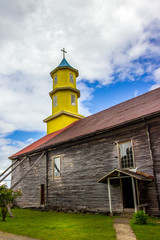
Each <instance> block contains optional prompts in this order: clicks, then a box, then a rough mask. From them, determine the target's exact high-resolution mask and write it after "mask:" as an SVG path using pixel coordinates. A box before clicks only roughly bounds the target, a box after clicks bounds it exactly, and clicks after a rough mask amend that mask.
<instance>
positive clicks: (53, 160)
mask: <svg viewBox="0 0 160 240" xmlns="http://www.w3.org/2000/svg"><path fill="white" fill-rule="evenodd" d="M56 158H59V175H58V176H57V175H55V159H56ZM52 164H53V168H52V169H53V178H60V177H61V156H60V155H57V156H54V157H52Z"/></svg>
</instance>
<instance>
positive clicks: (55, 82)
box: [54, 75, 57, 85]
mask: <svg viewBox="0 0 160 240" xmlns="http://www.w3.org/2000/svg"><path fill="white" fill-rule="evenodd" d="M56 84H57V75H55V76H54V85H56Z"/></svg>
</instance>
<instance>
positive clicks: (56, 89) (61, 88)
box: [49, 87, 80, 99]
mask: <svg viewBox="0 0 160 240" xmlns="http://www.w3.org/2000/svg"><path fill="white" fill-rule="evenodd" d="M65 90H70V91H73V92H75V93H77V97H78V98H79V97H80V91H79V90H78V89H77V88H72V87H58V88H55V89H53V90H52V91H50V92H49V95H50V97H51V99H52V95H53V94H55V93H56V92H57V91H65Z"/></svg>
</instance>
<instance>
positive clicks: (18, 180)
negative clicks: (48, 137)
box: [11, 151, 45, 189]
mask: <svg viewBox="0 0 160 240" xmlns="http://www.w3.org/2000/svg"><path fill="white" fill-rule="evenodd" d="M44 154H45V151H44V152H43V153H42V154H41V155H40V157H39V158H38V159H37V160H36V162H35V163H34V164H33V165H32V167H31V168H30V169H29V170H28V171H27V172H26V173H25V174H24V175H23V176H22V177H21V178H20V179H19V180H18V182H16V183H15V184H13V186H12V187H11V189H13V188H14V187H15V186H17V184H18V183H20V182H21V181H22V180H23V179H24V178H25V177H26V176H27V174H28V173H29V172H30V171H31V169H32V168H34V166H35V165H36V164H37V162H38V161H39V160H40V159H41V158H42V157H43V155H44Z"/></svg>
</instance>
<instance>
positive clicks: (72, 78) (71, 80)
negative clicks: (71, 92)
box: [69, 73, 74, 83]
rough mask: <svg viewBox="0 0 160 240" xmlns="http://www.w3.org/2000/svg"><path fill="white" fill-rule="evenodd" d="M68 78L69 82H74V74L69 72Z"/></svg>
mask: <svg viewBox="0 0 160 240" xmlns="http://www.w3.org/2000/svg"><path fill="white" fill-rule="evenodd" d="M69 78H70V83H74V76H73V74H72V73H70V75H69Z"/></svg>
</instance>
